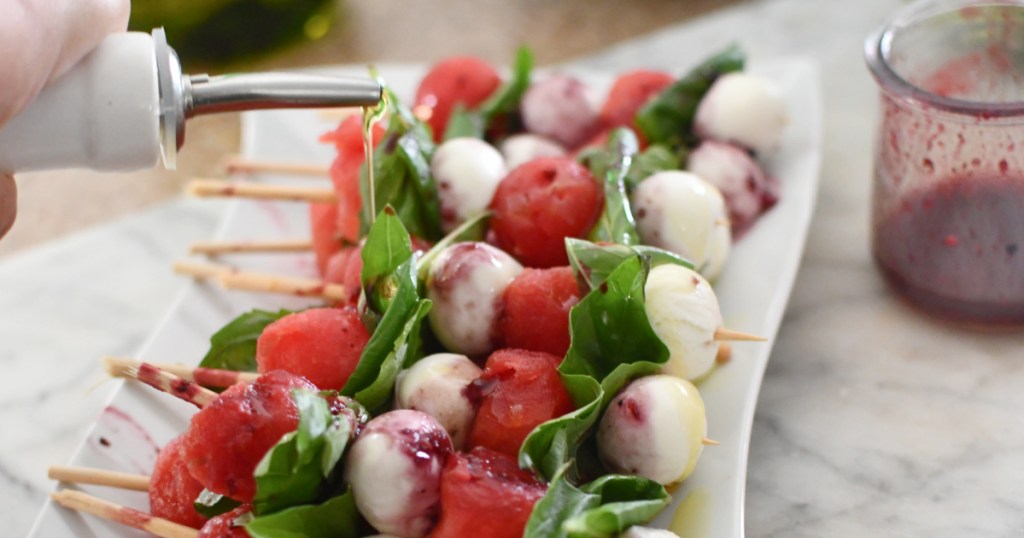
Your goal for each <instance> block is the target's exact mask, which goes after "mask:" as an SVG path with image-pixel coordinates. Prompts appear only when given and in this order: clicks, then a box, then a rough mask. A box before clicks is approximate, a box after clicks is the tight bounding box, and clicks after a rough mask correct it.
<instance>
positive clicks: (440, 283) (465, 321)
mask: <svg viewBox="0 0 1024 538" xmlns="http://www.w3.org/2000/svg"><path fill="white" fill-rule="evenodd" d="M522 271H523V266H522V265H519V262H517V261H516V260H515V259H513V258H512V256H509V255H508V254H506V253H505V252H504V251H502V250H499V249H497V248H495V247H492V246H491V245H488V244H487V243H479V242H468V243H456V244H454V245H452V246H450V247H448V248H446V249H444V250H442V251H441V252H440V253H439V254H438V255H437V258H435V259H434V262H433V264H432V265H431V266H430V274H429V276H428V277H427V298H428V299H430V300H431V301H432V302H433V303H434V306H433V308H431V309H430V314H428V315H427V319H428V320H429V321H430V326H431V327H432V328H433V329H434V334H435V335H436V336H437V339H438V340H440V341H441V344H442V345H443V346H444V347H445V348H446V349H447V350H448V351H451V352H453V353H461V354H463V355H468V356H470V357H482V356H484V355H486V354H487V353H490V352H491V351H493V350H494V348H495V343H496V342H495V336H496V331H495V323H496V322H497V319H498V313H499V308H500V306H501V304H500V303H501V295H502V294H503V293H504V292H505V288H506V287H508V284H509V283H510V282H512V279H514V278H515V277H516V276H517V275H519V273H521V272H522Z"/></svg>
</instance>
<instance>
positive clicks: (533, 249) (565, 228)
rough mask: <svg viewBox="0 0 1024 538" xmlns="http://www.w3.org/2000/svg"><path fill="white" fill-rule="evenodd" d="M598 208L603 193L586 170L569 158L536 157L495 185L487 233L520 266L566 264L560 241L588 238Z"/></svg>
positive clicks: (598, 212) (566, 258) (596, 216)
mask: <svg viewBox="0 0 1024 538" xmlns="http://www.w3.org/2000/svg"><path fill="white" fill-rule="evenodd" d="M603 207H604V192H603V191H602V190H601V187H600V185H598V183H597V181H596V180H595V179H594V176H593V175H592V174H591V173H590V171H589V170H587V169H586V167H584V166H583V165H581V164H579V163H577V162H576V161H574V160H572V159H571V158H568V157H548V158H542V159H535V160H533V161H530V162H528V163H526V164H524V165H522V166H520V167H518V168H516V169H515V170H512V172H510V173H509V175H508V176H506V177H505V179H503V180H502V181H501V183H500V184H499V185H498V190H497V192H495V193H494V199H493V200H492V201H491V209H492V210H493V212H494V217H493V218H492V219H491V231H492V232H493V233H494V239H495V241H496V242H497V244H498V247H500V248H501V249H502V250H504V251H505V252H508V253H509V254H511V255H512V256H513V257H514V258H516V259H517V260H519V261H520V263H522V264H523V265H526V266H528V267H554V266H557V265H566V264H568V263H569V258H568V256H567V255H566V253H565V238H566V237H583V236H585V235H587V233H589V232H590V230H591V228H593V227H594V223H595V222H597V219H598V217H599V216H600V215H601V211H602V209H603Z"/></svg>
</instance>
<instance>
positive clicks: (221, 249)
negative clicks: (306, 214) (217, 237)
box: [189, 239, 313, 256]
mask: <svg viewBox="0 0 1024 538" xmlns="http://www.w3.org/2000/svg"><path fill="white" fill-rule="evenodd" d="M310 250H313V242H312V241H311V240H309V239H281V240H277V241H197V242H195V243H192V246H190V247H189V253H191V254H197V255H207V256H211V255H217V254H241V253H253V252H308V251H310Z"/></svg>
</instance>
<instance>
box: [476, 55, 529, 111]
mask: <svg viewBox="0 0 1024 538" xmlns="http://www.w3.org/2000/svg"><path fill="white" fill-rule="evenodd" d="M532 70H533V53H532V52H530V49H528V48H526V47H520V48H519V50H518V51H516V65H515V67H514V68H513V69H512V77H511V78H510V79H509V80H508V82H506V83H505V84H503V85H502V86H501V87H500V88H498V90H497V91H496V92H494V93H493V94H491V96H490V97H488V98H487V100H486V101H484V102H483V103H482V104H481V105H480V109H479V110H480V113H481V114H482V115H483V117H484V118H485V127H489V126H490V124H491V123H492V122H493V121H494V120H495V119H496V118H498V117H499V116H501V115H504V114H512V113H514V112H516V111H517V110H518V109H519V104H520V102H521V101H522V100H523V95H524V94H525V93H526V90H527V89H529V87H530V71H532Z"/></svg>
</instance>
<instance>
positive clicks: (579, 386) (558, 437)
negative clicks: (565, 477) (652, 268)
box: [519, 254, 669, 480]
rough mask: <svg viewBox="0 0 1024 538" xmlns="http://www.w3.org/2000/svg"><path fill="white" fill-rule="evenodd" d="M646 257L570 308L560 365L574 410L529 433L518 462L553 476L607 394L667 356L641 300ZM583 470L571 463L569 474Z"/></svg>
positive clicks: (571, 458) (572, 455) (573, 453)
mask: <svg viewBox="0 0 1024 538" xmlns="http://www.w3.org/2000/svg"><path fill="white" fill-rule="evenodd" d="M648 271H649V260H647V259H646V258H644V257H642V256H640V255H637V254H633V255H632V256H630V257H628V258H626V259H625V260H624V261H622V262H621V263H620V264H619V265H618V267H616V268H615V269H614V270H613V271H612V272H611V273H610V274H609V275H608V276H607V278H606V279H605V280H604V281H603V282H602V283H601V284H600V285H599V286H598V287H597V288H596V289H594V290H592V291H590V292H589V293H588V294H587V295H586V296H585V297H583V300H581V301H580V302H579V303H578V304H577V305H576V306H574V307H573V309H572V311H570V313H569V326H570V331H571V335H572V338H571V343H570V346H569V351H568V352H567V353H566V355H565V359H563V360H562V364H561V365H560V366H559V367H558V371H559V373H560V374H561V376H562V383H563V384H564V385H565V388H566V390H567V391H568V392H569V394H570V395H571V396H572V398H573V402H574V403H575V404H576V407H577V409H576V410H575V411H573V412H572V413H569V414H567V415H563V416H561V417H558V418H556V419H553V420H549V421H547V422H545V423H543V424H541V425H540V426H538V427H537V428H535V429H534V430H533V431H532V432H530V435H529V436H527V438H526V440H525V441H524V442H523V447H522V448H521V449H520V452H519V464H520V466H522V467H524V468H528V469H534V470H536V471H537V472H538V473H540V475H541V476H543V477H544V478H545V479H548V480H551V479H552V478H553V477H554V476H555V473H556V472H558V470H559V469H561V468H562V467H563V466H564V465H566V464H568V463H570V462H575V460H576V457H577V451H578V450H579V448H580V446H581V445H583V443H584V442H586V441H587V438H588V436H589V434H590V431H591V430H592V428H593V426H594V424H596V423H597V421H598V419H599V417H600V416H601V413H602V412H603V411H604V408H605V407H606V406H607V405H608V403H609V402H610V401H611V398H612V397H613V396H614V395H615V394H616V393H617V392H618V391H619V390H621V389H622V387H623V386H625V385H626V384H627V383H629V381H630V380H632V379H634V378H636V377H640V376H643V375H649V374H652V373H654V372H656V371H657V370H658V368H659V366H660V365H661V364H664V363H665V361H667V360H668V356H669V352H668V348H667V347H665V344H664V343H662V341H661V339H659V338H658V336H657V335H656V334H655V333H654V330H653V329H651V324H650V321H649V320H648V318H647V311H646V307H645V304H644V284H645V283H646V281H647V273H648ZM580 474H581V473H580V472H579V470H578V469H576V468H575V464H574V465H573V466H572V467H570V470H569V475H570V478H574V479H575V478H577V477H578V475H580Z"/></svg>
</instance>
